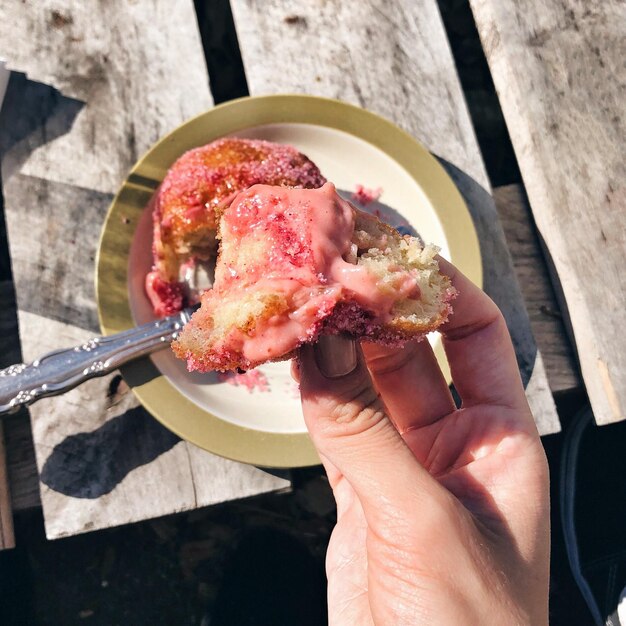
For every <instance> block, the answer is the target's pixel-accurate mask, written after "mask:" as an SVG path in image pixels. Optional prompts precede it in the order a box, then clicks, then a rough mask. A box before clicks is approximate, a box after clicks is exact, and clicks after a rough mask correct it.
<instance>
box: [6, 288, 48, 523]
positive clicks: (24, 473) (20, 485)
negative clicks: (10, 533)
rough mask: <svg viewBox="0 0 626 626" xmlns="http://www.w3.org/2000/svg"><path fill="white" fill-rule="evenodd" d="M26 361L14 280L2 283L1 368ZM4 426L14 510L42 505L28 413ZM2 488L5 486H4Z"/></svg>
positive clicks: (9, 420)
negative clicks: (22, 347)
mask: <svg viewBox="0 0 626 626" xmlns="http://www.w3.org/2000/svg"><path fill="white" fill-rule="evenodd" d="M21 360H22V353H21V351H20V341H19V338H18V327H17V309H16V304H15V291H14V289H13V283H12V282H10V281H0V368H4V367H7V366H8V365H11V364H13V363H19V362H20V361H21ZM0 419H1V420H2V426H3V427H4V443H5V446H4V447H5V453H6V465H7V474H8V479H9V489H8V490H7V491H8V492H10V494H11V504H12V507H13V510H14V511H20V510H24V509H29V508H32V507H35V506H38V505H39V504H40V503H41V500H40V498H39V477H38V475H37V464H36V462H35V450H34V447H33V436H32V432H31V429H30V420H29V417H28V412H27V411H26V410H22V411H20V412H19V413H18V414H16V415H12V416H4V417H2V418H0ZM0 489H2V487H0Z"/></svg>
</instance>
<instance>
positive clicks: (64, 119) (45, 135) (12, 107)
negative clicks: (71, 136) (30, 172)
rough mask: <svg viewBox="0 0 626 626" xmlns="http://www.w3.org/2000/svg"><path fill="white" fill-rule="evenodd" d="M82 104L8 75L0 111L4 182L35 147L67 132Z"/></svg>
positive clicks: (0, 143)
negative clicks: (7, 83)
mask: <svg viewBox="0 0 626 626" xmlns="http://www.w3.org/2000/svg"><path fill="white" fill-rule="evenodd" d="M83 106H84V102H81V101H80V100H76V99H74V98H68V97H66V96H64V95H62V94H61V92H59V91H58V90H57V89H55V88H54V87H51V86H50V85H45V84H43V83H38V82H35V81H32V80H29V79H28V78H27V77H26V75H25V74H21V73H18V72H12V73H11V78H10V79H9V85H8V87H7V92H6V95H5V98H4V103H3V105H2V110H1V111H0V156H1V157H2V172H3V176H4V178H5V179H7V178H9V177H10V176H11V174H12V173H13V172H15V171H18V170H19V168H20V166H21V165H22V164H23V163H24V162H25V161H26V159H27V158H28V156H29V155H30V154H31V153H32V152H33V151H34V150H36V149H37V148H38V147H39V146H41V145H43V144H45V143H48V142H50V141H52V140H54V139H56V138H57V137H60V136H61V135H65V134H66V133H68V132H69V131H70V129H71V128H72V125H73V123H74V120H75V119H76V116H77V115H78V113H79V112H80V110H81V109H82V108H83Z"/></svg>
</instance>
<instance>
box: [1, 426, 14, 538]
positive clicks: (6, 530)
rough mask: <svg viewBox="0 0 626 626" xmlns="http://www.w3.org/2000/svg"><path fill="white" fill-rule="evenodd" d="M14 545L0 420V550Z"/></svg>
mask: <svg viewBox="0 0 626 626" xmlns="http://www.w3.org/2000/svg"><path fill="white" fill-rule="evenodd" d="M14 547H15V534H14V531H13V511H12V509H11V493H10V487H9V473H8V465H7V457H6V449H5V444H4V425H3V423H2V422H0V550H6V549H7V548H14Z"/></svg>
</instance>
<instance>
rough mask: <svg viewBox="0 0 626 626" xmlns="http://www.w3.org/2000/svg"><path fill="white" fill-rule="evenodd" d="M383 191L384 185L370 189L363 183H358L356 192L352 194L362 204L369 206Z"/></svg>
mask: <svg viewBox="0 0 626 626" xmlns="http://www.w3.org/2000/svg"><path fill="white" fill-rule="evenodd" d="M382 193H383V188H382V187H377V188H376V189H369V188H367V187H364V186H363V185H357V186H356V190H355V192H354V193H353V194H352V199H353V200H354V201H355V202H358V203H359V204H360V205H362V206H367V205H368V204H370V203H372V202H376V200H378V198H380V196H381V195H382Z"/></svg>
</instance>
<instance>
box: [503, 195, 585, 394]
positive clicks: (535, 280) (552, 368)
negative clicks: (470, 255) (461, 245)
mask: <svg viewBox="0 0 626 626" xmlns="http://www.w3.org/2000/svg"><path fill="white" fill-rule="evenodd" d="M493 197H494V200H495V202H496V207H497V208H498V215H499V216H500V221H501V223H502V227H503V229H504V233H505V235H506V241H507V245H508V247H509V250H510V251H511V258H512V259H513V266H514V267H515V273H516V274H517V279H518V281H519V284H520V287H521V289H522V294H523V295H524V302H525V303H526V309H527V310H528V315H529V318H530V324H531V326H532V329H533V335H534V336H535V340H536V341H537V347H538V349H539V351H540V352H541V355H542V356H543V360H544V363H545V368H546V373H547V376H548V382H549V383H550V389H551V391H552V392H553V393H558V392H563V391H571V390H573V389H577V388H579V387H581V386H582V378H581V376H580V371H579V369H578V365H577V362H576V357H575V355H574V351H573V349H572V345H571V343H570V340H569V337H568V336H567V332H566V330H565V324H564V322H563V313H562V312H561V310H560V307H559V304H558V300H557V297H556V295H555V293H554V288H553V286H552V282H551V280H550V275H549V273H548V269H547V266H546V262H545V260H544V257H543V252H542V249H541V244H540V242H539V239H538V237H537V233H536V231H535V229H534V227H533V219H532V214H531V211H530V206H529V204H528V199H527V198H526V194H525V193H524V189H523V187H522V186H521V185H505V186H503V187H496V188H495V189H494V190H493Z"/></svg>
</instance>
